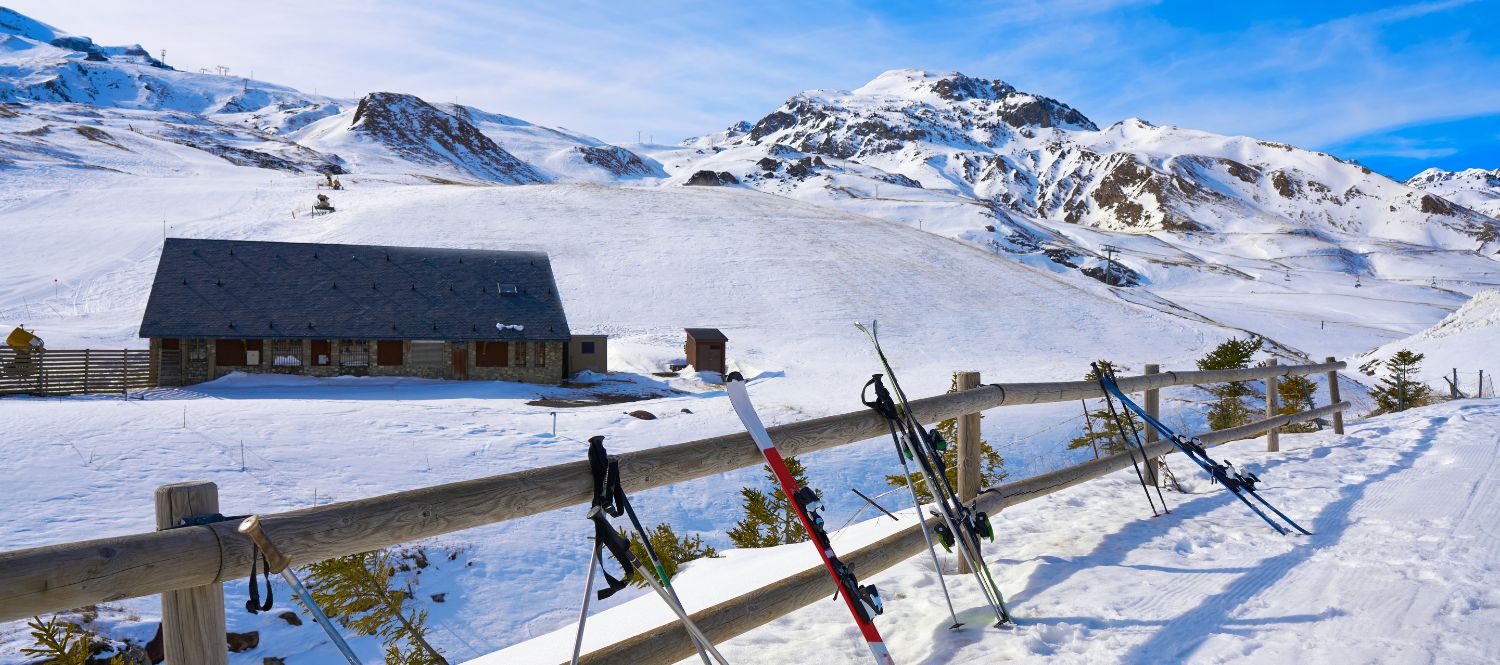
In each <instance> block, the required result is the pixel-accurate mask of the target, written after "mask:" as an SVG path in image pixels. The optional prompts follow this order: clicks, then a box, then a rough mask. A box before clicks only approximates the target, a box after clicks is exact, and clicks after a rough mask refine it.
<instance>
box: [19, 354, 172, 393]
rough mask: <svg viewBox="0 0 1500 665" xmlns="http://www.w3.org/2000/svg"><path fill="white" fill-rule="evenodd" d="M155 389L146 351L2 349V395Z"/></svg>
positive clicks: (121, 391)
mask: <svg viewBox="0 0 1500 665" xmlns="http://www.w3.org/2000/svg"><path fill="white" fill-rule="evenodd" d="M155 385H156V383H155V381H154V380H153V372H152V363H151V352H150V351H148V350H146V349H78V350H73V349H28V348H17V347H12V346H0V395H18V394H26V395H81V394H85V393H126V392H129V391H130V390H140V389H144V388H151V387H154V386H155Z"/></svg>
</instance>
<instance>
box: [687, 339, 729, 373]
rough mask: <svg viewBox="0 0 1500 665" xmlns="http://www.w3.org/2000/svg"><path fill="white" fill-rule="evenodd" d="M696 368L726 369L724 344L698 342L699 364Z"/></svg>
mask: <svg viewBox="0 0 1500 665" xmlns="http://www.w3.org/2000/svg"><path fill="white" fill-rule="evenodd" d="M694 369H697V370H698V371H700V372H722V371H724V345H723V344H714V343H711V342H700V343H699V344H698V365H697V366H696V367H695V368H694Z"/></svg>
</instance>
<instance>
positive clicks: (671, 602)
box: [571, 436, 729, 665]
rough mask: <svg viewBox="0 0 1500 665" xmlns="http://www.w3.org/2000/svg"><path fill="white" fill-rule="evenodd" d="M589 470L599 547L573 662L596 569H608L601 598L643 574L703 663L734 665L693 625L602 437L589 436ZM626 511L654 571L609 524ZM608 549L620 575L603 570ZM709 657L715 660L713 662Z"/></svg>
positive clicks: (581, 612) (579, 646) (587, 586)
mask: <svg viewBox="0 0 1500 665" xmlns="http://www.w3.org/2000/svg"><path fill="white" fill-rule="evenodd" d="M589 469H590V470H591V471H592V472H593V476H594V501H593V503H592V505H591V506H590V507H589V514H588V518H589V519H590V520H592V521H593V522H594V551H593V554H592V555H590V557H589V572H588V579H587V581H586V582H584V589H583V607H582V608H581V609H580V610H579V611H578V634H577V636H576V637H574V639H573V659H572V661H571V662H572V665H578V658H579V655H580V654H581V653H582V651H583V628H584V624H585V623H586V622H587V621H588V613H589V600H590V598H591V597H593V596H594V595H595V594H594V571H595V570H599V571H601V572H603V573H604V581H605V588H604V589H601V590H600V591H599V592H598V597H599V600H604V599H605V598H608V597H610V596H613V595H614V594H615V592H617V591H619V590H621V589H623V588H625V586H626V581H627V580H629V579H630V576H631V574H632V573H634V572H636V571H640V575H641V578H642V579H644V580H645V581H646V584H648V585H650V587H651V590H652V591H655V592H656V595H657V596H659V597H661V599H662V601H663V602H665V603H666V604H667V606H668V607H670V608H671V609H672V613H673V614H676V615H677V619H678V620H680V621H681V622H682V625H683V627H684V628H686V629H687V632H688V636H689V637H690V638H692V640H693V642H694V643H695V644H696V645H697V647H698V657H699V658H701V659H702V660H703V663H704V665H713V664H714V663H715V662H717V663H718V664H719V665H729V661H727V660H725V659H724V656H723V655H722V654H720V653H719V650H718V649H716V648H715V647H714V645H713V643H712V642H710V641H709V640H708V637H707V636H705V635H704V634H703V631H702V630H700V629H699V628H698V625H697V624H695V623H693V620H692V618H690V617H689V616H688V614H687V610H685V609H683V607H682V601H681V600H680V599H678V597H677V591H676V590H674V589H673V588H672V581H671V579H670V578H668V577H667V569H666V567H665V566H663V565H662V563H661V557H659V556H657V554H656V548H654V547H652V546H651V538H650V537H649V536H648V535H647V534H646V529H645V527H644V526H642V525H641V520H640V518H638V517H636V515H635V509H634V508H632V507H631V506H630V498H629V497H627V496H625V489H624V487H623V486H621V484H620V466H619V463H618V462H616V461H615V458H613V457H610V456H609V454H608V453H606V452H605V450H604V437H602V436H596V437H593V438H591V439H589ZM621 515H624V516H626V517H628V518H629V519H630V525H631V528H632V529H634V531H635V535H636V537H637V538H640V539H641V545H642V546H643V547H644V548H645V550H646V556H647V558H649V559H651V568H650V570H648V569H647V567H646V566H645V564H643V563H641V560H640V559H639V558H637V557H636V555H635V553H634V552H632V551H631V549H630V541H629V540H628V539H626V538H625V537H624V536H621V535H620V532H619V531H616V530H615V528H614V526H613V525H611V524H610V522H609V517H620V516H621ZM606 549H608V550H609V553H610V554H611V555H612V556H613V557H614V558H615V561H616V562H618V563H619V564H620V568H621V570H622V572H621V573H620V577H618V578H616V577H615V576H613V575H610V574H609V571H608V570H605V569H604V562H603V554H604V550H606ZM653 573H654V574H653ZM710 656H712V658H713V660H709V658H710Z"/></svg>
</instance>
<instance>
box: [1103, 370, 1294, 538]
mask: <svg viewBox="0 0 1500 665" xmlns="http://www.w3.org/2000/svg"><path fill="white" fill-rule="evenodd" d="M1099 385H1100V386H1102V387H1103V388H1104V391H1105V393H1106V394H1107V395H1113V396H1114V398H1115V399H1118V400H1120V404H1122V405H1124V406H1125V408H1127V409H1130V410H1131V411H1133V412H1135V414H1136V415H1138V416H1140V417H1141V420H1144V421H1145V422H1146V424H1147V425H1150V426H1151V428H1152V429H1155V430H1156V431H1157V432H1158V433H1159V434H1161V437H1162V438H1163V439H1166V440H1168V441H1171V442H1172V445H1174V446H1176V447H1177V449H1178V450H1180V451H1182V454H1184V455H1186V456H1187V458H1188V459H1190V460H1193V463H1194V464H1197V465H1198V466H1199V468H1201V469H1203V470H1204V471H1205V472H1207V473H1208V475H1209V476H1210V477H1212V478H1213V479H1214V481H1215V482H1217V483H1219V484H1220V485H1223V486H1224V487H1225V489H1228V490H1229V492H1230V493H1231V494H1233V495H1234V496H1235V497H1236V498H1238V499H1239V500H1240V501H1241V502H1243V503H1244V504H1245V506H1246V507H1248V508H1250V510H1251V512H1254V513H1255V514H1256V515H1258V516H1260V518H1261V519H1263V520H1265V521H1266V524H1269V525H1271V528H1272V529H1275V530H1276V532H1277V533H1279V534H1282V535H1286V534H1287V533H1288V531H1287V528H1286V526H1282V525H1281V524H1278V523H1276V521H1275V520H1273V519H1271V516H1270V515H1267V514H1266V511H1267V510H1269V511H1271V512H1272V513H1274V514H1275V515H1276V516H1277V517H1279V518H1281V520H1282V521H1283V522H1286V524H1287V526H1290V527H1291V528H1293V529H1296V530H1297V531H1299V532H1301V533H1302V534H1304V535H1308V536H1310V535H1312V532H1311V531H1308V530H1307V529H1304V528H1302V527H1301V526H1299V525H1298V524H1297V523H1296V522H1294V521H1292V518H1290V517H1287V516H1286V513H1283V512H1281V511H1280V510H1277V509H1276V506H1273V505H1271V502H1269V501H1266V499H1265V497H1262V496H1261V495H1260V493H1259V492H1257V491H1255V485H1256V483H1259V482H1260V478H1258V477H1257V476H1256V475H1255V474H1253V473H1242V472H1240V471H1237V470H1235V468H1234V466H1233V465H1231V464H1221V463H1219V462H1218V461H1216V460H1214V458H1212V457H1209V455H1208V451H1207V449H1206V448H1205V447H1204V445H1203V441H1202V440H1200V439H1198V437H1188V436H1184V435H1182V434H1178V433H1176V432H1173V431H1172V430H1171V428H1168V427H1167V426H1166V425H1163V424H1162V422H1161V421H1160V420H1157V419H1156V418H1154V417H1152V416H1151V414H1149V413H1146V410H1145V409H1143V408H1141V406H1140V405H1139V404H1136V403H1135V402H1133V401H1131V400H1130V398H1129V397H1126V396H1125V393H1124V392H1122V391H1121V390H1120V386H1119V385H1118V384H1116V383H1115V380H1114V377H1112V376H1109V375H1108V374H1107V373H1106V372H1099ZM1251 499H1255V501H1254V502H1252V501H1251ZM1257 503H1258V504H1260V505H1256V504H1257ZM1262 507H1264V510H1262Z"/></svg>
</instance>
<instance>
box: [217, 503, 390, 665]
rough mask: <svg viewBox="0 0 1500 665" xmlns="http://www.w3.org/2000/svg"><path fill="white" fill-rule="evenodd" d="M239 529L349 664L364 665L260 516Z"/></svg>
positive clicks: (242, 524) (255, 516) (248, 520)
mask: <svg viewBox="0 0 1500 665" xmlns="http://www.w3.org/2000/svg"><path fill="white" fill-rule="evenodd" d="M237 530H238V531H239V532H240V533H241V534H243V535H245V536H248V537H249V538H250V540H251V541H254V543H255V546H256V547H259V548H260V551H261V553H262V554H264V555H265V557H266V564H267V565H268V566H270V569H271V572H273V573H278V574H280V575H281V579H284V580H286V583H287V584H288V585H290V586H291V587H292V591H293V592H294V593H296V594H297V597H298V598H301V599H302V603H303V604H304V605H306V606H307V611H308V612H311V613H312V615H313V619H316V620H317V622H318V625H320V626H322V627H323V632H325V633H328V639H329V640H330V641H332V642H333V645H334V646H336V647H338V649H339V651H340V652H341V653H343V654H344V658H345V659H346V660H348V661H349V664H350V665H364V664H363V663H361V662H360V660H359V657H358V656H355V655H354V650H352V649H350V648H349V643H348V642H345V641H344V636H342V635H340V634H339V631H338V629H337V628H334V627H333V622H331V621H329V620H328V615H326V614H324V613H323V610H322V609H321V608H319V607H318V603H317V602H316V601H314V600H313V597H312V594H311V593H309V592H308V591H307V587H305V586H302V580H300V579H297V574H296V573H294V572H292V558H291V557H289V556H287V555H285V554H283V553H282V552H281V550H279V549H277V548H276V545H275V544H274V543H272V542H271V539H270V538H268V537H266V532H265V531H262V530H261V528H260V517H259V516H257V515H251V516H249V517H247V518H245V521H243V522H240V526H239V528H238V529H237Z"/></svg>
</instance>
